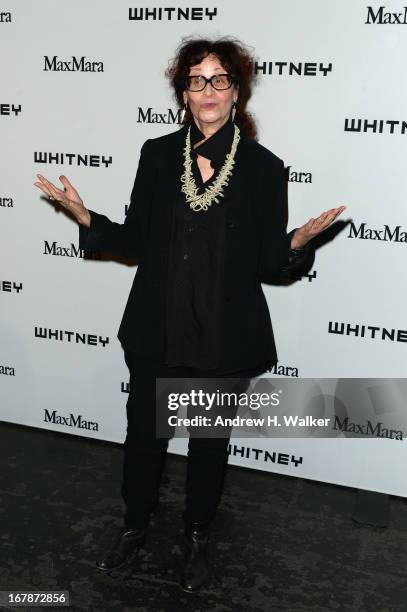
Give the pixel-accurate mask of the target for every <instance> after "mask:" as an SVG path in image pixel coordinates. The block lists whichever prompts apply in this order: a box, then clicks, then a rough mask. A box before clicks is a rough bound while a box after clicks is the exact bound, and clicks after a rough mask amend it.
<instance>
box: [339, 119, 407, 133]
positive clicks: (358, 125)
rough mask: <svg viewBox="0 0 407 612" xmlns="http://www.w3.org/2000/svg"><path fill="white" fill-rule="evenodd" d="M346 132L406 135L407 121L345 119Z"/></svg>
mask: <svg viewBox="0 0 407 612" xmlns="http://www.w3.org/2000/svg"><path fill="white" fill-rule="evenodd" d="M344 130H345V132H359V133H360V134H366V133H367V132H369V133H371V134H405V133H406V130H407V121H396V120H391V119H373V121H371V120H369V119H349V118H347V119H345V127H344Z"/></svg>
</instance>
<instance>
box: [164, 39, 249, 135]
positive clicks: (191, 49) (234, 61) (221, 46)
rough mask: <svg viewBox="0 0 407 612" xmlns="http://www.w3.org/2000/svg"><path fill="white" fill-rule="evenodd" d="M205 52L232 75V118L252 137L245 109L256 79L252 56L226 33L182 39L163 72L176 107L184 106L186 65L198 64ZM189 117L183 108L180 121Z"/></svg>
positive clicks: (188, 113)
mask: <svg viewBox="0 0 407 612" xmlns="http://www.w3.org/2000/svg"><path fill="white" fill-rule="evenodd" d="M208 55H215V56H216V57H217V58H218V60H219V61H220V63H221V64H222V66H223V67H224V68H225V70H226V71H227V72H228V73H230V74H233V75H234V76H235V78H236V84H237V85H238V86H239V96H238V100H237V103H236V115H235V122H236V123H237V124H238V126H239V127H240V129H241V130H242V131H243V133H244V134H246V136H248V137H249V138H256V137H257V128H256V124H255V122H254V119H253V117H252V115H251V114H250V113H248V112H247V110H246V106H247V103H248V101H249V99H250V97H251V95H252V88H253V85H254V83H255V80H256V75H255V73H254V63H255V59H254V57H253V55H252V54H251V52H250V51H249V49H248V48H247V47H245V46H244V45H243V43H242V42H240V41H239V40H236V39H234V38H230V37H222V38H217V39H214V40H209V39H207V38H195V37H187V38H183V39H182V41H181V44H180V45H179V47H178V49H177V51H176V55H175V57H174V58H173V59H172V60H170V62H169V65H168V68H167V70H166V72H165V76H166V77H167V78H168V79H169V81H170V84H171V86H172V88H173V91H174V95H175V98H176V100H177V103H178V105H179V106H180V108H182V107H183V106H184V100H183V92H184V91H185V77H187V76H188V75H189V69H190V68H191V66H195V65H196V64H200V63H201V62H202V60H203V59H204V58H205V57H207V56H208ZM191 121H192V113H191V111H190V109H189V108H187V110H186V113H185V118H184V124H187V123H190V122H191Z"/></svg>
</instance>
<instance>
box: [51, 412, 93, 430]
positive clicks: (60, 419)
mask: <svg viewBox="0 0 407 612" xmlns="http://www.w3.org/2000/svg"><path fill="white" fill-rule="evenodd" d="M44 422H45V423H52V424H53V425H65V426H66V427H78V429H87V430H92V431H99V424H98V423H97V422H96V421H87V420H86V419H84V418H83V417H82V415H81V414H78V415H77V416H74V415H73V414H72V412H71V414H69V415H68V416H63V415H59V414H58V413H57V411H56V410H53V411H52V412H50V411H49V410H47V409H46V408H45V410H44Z"/></svg>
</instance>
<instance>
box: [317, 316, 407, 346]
mask: <svg viewBox="0 0 407 612" xmlns="http://www.w3.org/2000/svg"><path fill="white" fill-rule="evenodd" d="M328 333H329V334H339V335H340V336H354V337H355V338H367V339H369V340H386V341H388V340H390V341H391V342H407V329H394V328H387V327H378V326H376V325H368V324H367V323H363V324H362V323H339V322H338V321H329V323H328Z"/></svg>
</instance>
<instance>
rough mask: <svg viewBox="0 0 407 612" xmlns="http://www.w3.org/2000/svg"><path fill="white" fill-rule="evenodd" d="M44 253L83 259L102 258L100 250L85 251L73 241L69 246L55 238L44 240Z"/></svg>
mask: <svg viewBox="0 0 407 612" xmlns="http://www.w3.org/2000/svg"><path fill="white" fill-rule="evenodd" d="M42 253H43V255H53V256H56V257H78V258H81V259H100V258H101V254H100V253H99V252H98V251H84V250H82V249H80V248H79V247H77V246H76V245H74V244H73V243H72V242H71V244H70V245H69V246H61V245H59V244H58V243H57V242H56V241H55V240H54V242H48V240H44V250H43V252H42Z"/></svg>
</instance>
